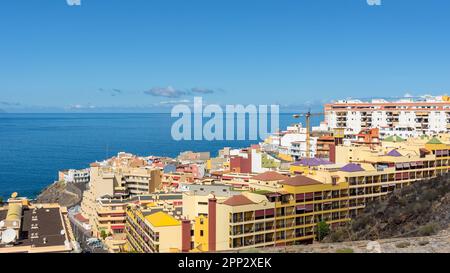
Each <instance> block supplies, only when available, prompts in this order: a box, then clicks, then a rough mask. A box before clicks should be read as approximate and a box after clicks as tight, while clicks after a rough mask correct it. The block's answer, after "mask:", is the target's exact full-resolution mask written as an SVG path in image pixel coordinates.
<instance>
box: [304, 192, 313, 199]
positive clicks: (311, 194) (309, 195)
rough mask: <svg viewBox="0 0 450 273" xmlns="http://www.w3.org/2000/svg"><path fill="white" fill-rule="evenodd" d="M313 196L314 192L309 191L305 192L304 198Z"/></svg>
mask: <svg viewBox="0 0 450 273" xmlns="http://www.w3.org/2000/svg"><path fill="white" fill-rule="evenodd" d="M313 197H314V193H312V192H309V193H305V199H309V198H313Z"/></svg>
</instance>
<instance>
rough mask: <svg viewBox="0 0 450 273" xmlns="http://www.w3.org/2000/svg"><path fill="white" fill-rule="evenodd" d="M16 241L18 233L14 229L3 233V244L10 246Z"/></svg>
mask: <svg viewBox="0 0 450 273" xmlns="http://www.w3.org/2000/svg"><path fill="white" fill-rule="evenodd" d="M15 239H16V231H15V230H14V229H7V230H5V231H3V233H2V243H5V244H9V243H12V242H14V240H15Z"/></svg>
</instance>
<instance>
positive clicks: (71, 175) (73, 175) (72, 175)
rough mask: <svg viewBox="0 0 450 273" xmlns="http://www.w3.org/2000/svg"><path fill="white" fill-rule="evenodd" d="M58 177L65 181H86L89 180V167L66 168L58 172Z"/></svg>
mask: <svg viewBox="0 0 450 273" xmlns="http://www.w3.org/2000/svg"><path fill="white" fill-rule="evenodd" d="M59 175H60V179H61V180H62V181H65V182H66V183H87V182H89V177H90V169H83V170H73V169H71V170H66V171H61V172H60V174H59Z"/></svg>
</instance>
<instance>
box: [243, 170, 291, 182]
mask: <svg viewBox="0 0 450 273" xmlns="http://www.w3.org/2000/svg"><path fill="white" fill-rule="evenodd" d="M251 179H254V180H260V181H278V180H284V179H286V176H284V175H282V174H280V173H277V172H273V171H269V172H265V173H262V174H258V175H256V176H253V177H252V178H251Z"/></svg>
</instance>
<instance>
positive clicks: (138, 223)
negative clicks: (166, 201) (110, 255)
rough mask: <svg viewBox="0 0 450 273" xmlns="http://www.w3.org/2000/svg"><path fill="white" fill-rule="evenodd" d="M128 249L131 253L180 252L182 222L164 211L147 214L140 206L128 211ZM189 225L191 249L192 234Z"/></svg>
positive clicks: (131, 207) (132, 207)
mask: <svg viewBox="0 0 450 273" xmlns="http://www.w3.org/2000/svg"><path fill="white" fill-rule="evenodd" d="M126 214H127V221H126V235H127V236H126V237H127V246H126V249H127V250H128V251H129V252H140V253H159V252H178V251H180V250H181V249H182V234H183V233H182V221H181V220H180V219H176V218H175V217H174V216H172V215H169V214H168V213H166V212H163V211H158V212H154V211H150V212H146V211H145V210H142V208H141V207H139V206H134V205H130V206H128V207H127V209H126ZM190 232H191V228H190V224H189V248H190V242H191V238H190V234H191V233H190Z"/></svg>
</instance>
